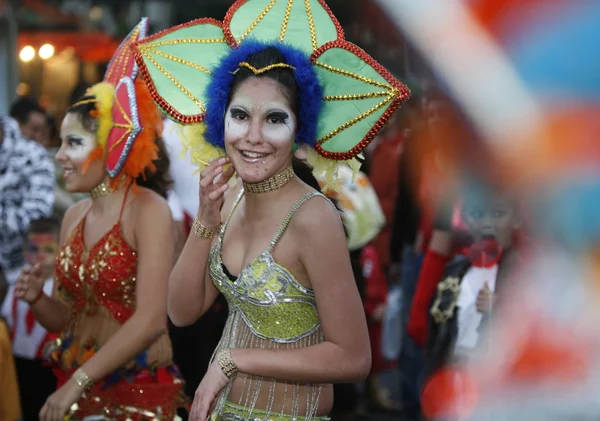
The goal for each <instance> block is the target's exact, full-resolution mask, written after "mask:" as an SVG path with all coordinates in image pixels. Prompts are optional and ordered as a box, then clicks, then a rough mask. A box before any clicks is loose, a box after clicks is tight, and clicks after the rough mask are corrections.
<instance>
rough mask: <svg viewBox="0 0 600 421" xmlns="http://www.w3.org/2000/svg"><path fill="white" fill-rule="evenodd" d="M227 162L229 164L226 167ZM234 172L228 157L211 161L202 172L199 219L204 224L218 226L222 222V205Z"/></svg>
mask: <svg viewBox="0 0 600 421" xmlns="http://www.w3.org/2000/svg"><path fill="white" fill-rule="evenodd" d="M227 164H229V166H228V167H227V168H225V166H226V165H227ZM233 173H234V169H233V166H232V165H231V164H230V163H229V158H227V157H224V158H218V159H215V160H213V161H211V162H210V163H209V164H208V166H206V168H204V169H203V170H202V172H201V173H200V209H199V210H198V220H199V221H200V222H201V223H202V225H204V226H206V227H216V226H218V225H219V224H220V223H221V206H222V205H223V200H224V197H225V192H226V191H227V189H228V188H229V184H228V183H229V180H230V179H231V177H232V176H233Z"/></svg>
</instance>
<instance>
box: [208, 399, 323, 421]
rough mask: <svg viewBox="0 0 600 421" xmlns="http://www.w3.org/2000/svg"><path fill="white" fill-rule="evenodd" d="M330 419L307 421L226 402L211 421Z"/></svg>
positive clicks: (214, 413)
mask: <svg viewBox="0 0 600 421" xmlns="http://www.w3.org/2000/svg"><path fill="white" fill-rule="evenodd" d="M329 420H330V418H329V417H312V418H311V419H310V420H307V419H306V417H301V416H292V415H288V414H283V413H271V414H269V413H268V412H267V411H264V410H261V409H253V410H250V409H249V408H246V407H244V406H241V405H236V404H234V403H232V402H229V401H225V403H224V406H223V408H222V409H221V410H220V411H219V413H217V412H213V413H212V415H211V416H210V421H329Z"/></svg>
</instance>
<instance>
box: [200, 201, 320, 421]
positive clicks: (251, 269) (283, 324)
mask: <svg viewBox="0 0 600 421" xmlns="http://www.w3.org/2000/svg"><path fill="white" fill-rule="evenodd" d="M243 193H244V191H243V190H242V191H241V192H240V194H239V195H238V197H237V198H236V200H235V203H234V205H233V207H232V209H231V212H230V213H229V216H228V217H227V220H226V221H225V224H223V226H222V228H221V230H220V233H219V236H218V238H217V240H216V242H215V244H214V245H213V247H212V248H211V251H210V269H209V270H210V275H211V277H212V279H213V283H214V285H215V287H216V288H217V289H218V290H219V291H220V292H221V293H222V294H223V295H224V296H225V298H226V299H227V303H228V305H229V317H228V319H227V323H226V325H225V329H224V332H223V337H222V338H221V341H220V343H219V346H218V347H217V350H216V351H215V352H218V351H220V350H222V349H227V348H263V349H292V348H301V347H307V346H311V345H314V344H317V343H320V342H323V339H324V338H323V331H322V328H321V319H320V318H319V313H318V310H317V303H316V299H315V295H314V293H313V291H312V290H311V289H309V288H306V287H304V286H302V285H301V284H300V283H299V282H298V281H297V280H296V279H295V277H294V275H293V274H292V273H291V272H290V271H289V270H288V269H286V268H285V267H283V266H281V265H279V264H277V262H275V260H274V258H273V255H272V254H271V253H272V252H273V249H274V248H275V246H276V245H277V242H278V241H279V239H280V238H281V237H282V235H283V234H284V232H285V230H286V229H287V227H288V225H289V223H290V221H291V220H292V217H293V216H294V214H295V212H296V211H297V210H298V208H300V206H302V205H303V204H304V203H306V202H307V201H308V200H309V199H311V198H313V197H323V198H325V200H328V199H327V198H326V197H325V196H323V195H322V194H320V193H316V192H313V193H308V194H306V195H305V196H304V197H302V198H301V199H300V200H299V201H298V202H297V203H296V204H295V205H294V206H293V207H292V209H291V210H290V211H289V213H288V215H287V216H286V218H285V220H284V221H283V223H282V224H281V226H280V228H279V229H278V230H277V232H276V234H275V236H274V237H273V239H272V240H271V242H270V243H269V247H268V249H267V250H265V251H264V252H263V253H261V254H260V255H259V256H258V257H257V258H255V259H254V260H253V261H252V262H250V263H249V264H248V265H247V266H246V267H244V268H243V269H242V271H241V273H240V274H239V276H237V277H233V276H231V275H229V276H228V273H226V272H227V271H226V268H225V267H224V265H223V261H222V259H221V250H222V245H223V237H224V234H225V230H226V229H227V226H228V224H229V221H230V220H231V216H232V215H233V213H234V211H235V209H236V208H237V206H238V204H239V202H240V200H241V198H242V196H243ZM323 388H324V386H323V385H316V384H298V383H287V382H280V381H277V380H274V379H265V378H261V377H258V376H248V375H245V374H242V373H240V374H238V376H237V377H236V378H235V380H234V381H233V382H230V383H229V385H228V386H227V388H226V389H225V391H224V392H223V394H222V395H221V398H220V400H219V404H218V405H217V409H216V413H217V414H218V416H219V419H222V420H225V421H228V420H242V419H243V420H247V419H254V418H260V419H263V418H264V419H271V418H270V417H271V415H272V414H273V415H276V414H278V415H281V416H283V415H285V418H286V419H287V418H290V419H294V418H298V419H303V420H310V419H317V418H318V417H317V415H321V413H322V412H323V410H324V411H329V408H320V406H319V403H320V397H321V393H322V391H323ZM327 393H330V389H328V391H327ZM253 414H254V416H253Z"/></svg>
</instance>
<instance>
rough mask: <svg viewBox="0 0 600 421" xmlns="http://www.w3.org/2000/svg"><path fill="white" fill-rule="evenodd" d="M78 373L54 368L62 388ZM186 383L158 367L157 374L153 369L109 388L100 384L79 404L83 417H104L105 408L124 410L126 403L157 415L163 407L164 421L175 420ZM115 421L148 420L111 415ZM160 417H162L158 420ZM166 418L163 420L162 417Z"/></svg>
mask: <svg viewBox="0 0 600 421" xmlns="http://www.w3.org/2000/svg"><path fill="white" fill-rule="evenodd" d="M73 372H74V371H68V372H66V371H63V370H60V369H57V368H55V369H54V375H55V376H56V378H57V380H58V383H57V389H59V388H60V387H62V386H63V385H64V384H65V383H66V382H67V381H68V380H69V379H70V378H71V376H72V375H73ZM182 386H183V383H182V382H181V380H180V379H179V377H177V376H176V375H175V374H173V373H172V372H171V371H170V370H169V368H164V367H163V368H158V369H157V370H156V373H155V374H153V373H151V372H150V371H149V370H143V371H141V372H140V373H139V374H138V375H137V376H135V377H134V378H133V379H129V378H127V379H123V380H121V381H119V382H118V383H116V384H113V385H111V386H110V387H108V388H104V387H103V384H102V383H99V384H96V385H95V386H94V387H93V388H92V390H91V391H90V392H88V393H87V394H86V395H85V397H83V398H81V399H80V400H78V401H77V405H78V406H79V409H78V410H77V412H76V415H77V416H79V417H85V416H91V415H98V414H103V413H104V411H105V408H110V410H112V409H114V408H120V406H121V405H122V404H126V406H127V407H133V408H136V409H138V410H146V411H151V412H154V411H156V408H161V409H162V411H163V415H164V419H165V420H167V419H168V420H171V419H173V417H174V416H175V412H176V410H177V406H179V405H180V404H182V403H183V398H182V395H181V391H182ZM111 415H113V416H116V418H112V417H111V419H114V420H115V421H126V420H131V421H142V420H147V419H148V418H147V417H146V416H145V415H143V414H139V413H131V412H128V413H123V414H119V415H117V414H111ZM157 418H158V417H157ZM161 419H163V418H161Z"/></svg>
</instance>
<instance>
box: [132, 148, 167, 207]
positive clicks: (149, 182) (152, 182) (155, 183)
mask: <svg viewBox="0 0 600 421" xmlns="http://www.w3.org/2000/svg"><path fill="white" fill-rule="evenodd" d="M155 143H156V146H158V159H157V160H156V161H154V165H155V166H156V171H155V172H152V171H149V170H146V171H144V174H142V175H140V176H139V177H138V178H137V179H136V182H137V184H138V185H140V186H142V187H146V188H148V189H150V190H152V191H154V192H156V193H158V194H160V195H161V196H162V197H163V198H165V199H166V198H167V193H168V192H169V189H170V188H171V186H172V185H173V179H172V178H171V173H170V167H171V159H170V158H169V154H168V152H167V147H166V145H165V141H164V140H163V138H162V137H157V138H156V140H155Z"/></svg>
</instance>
